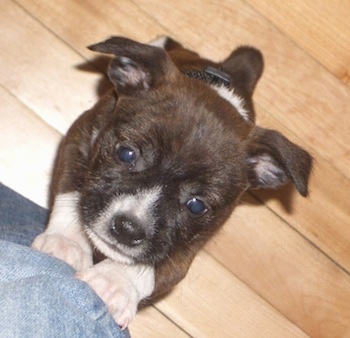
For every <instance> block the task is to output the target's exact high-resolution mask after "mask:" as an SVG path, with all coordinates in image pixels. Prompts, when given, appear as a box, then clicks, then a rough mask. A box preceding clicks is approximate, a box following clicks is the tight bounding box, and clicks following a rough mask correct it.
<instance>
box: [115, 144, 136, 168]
mask: <svg viewBox="0 0 350 338" xmlns="http://www.w3.org/2000/svg"><path fill="white" fill-rule="evenodd" d="M117 156H118V158H119V160H120V161H122V162H123V163H126V164H130V165H133V164H134V163H135V161H136V153H135V150H133V149H131V148H129V147H124V146H122V145H117Z"/></svg>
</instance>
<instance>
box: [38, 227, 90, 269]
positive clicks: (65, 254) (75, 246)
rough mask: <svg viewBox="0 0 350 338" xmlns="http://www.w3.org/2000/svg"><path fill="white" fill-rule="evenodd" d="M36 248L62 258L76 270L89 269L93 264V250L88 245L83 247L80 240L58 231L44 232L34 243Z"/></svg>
mask: <svg viewBox="0 0 350 338" xmlns="http://www.w3.org/2000/svg"><path fill="white" fill-rule="evenodd" d="M32 247H33V248H34V249H37V250H39V251H43V252H45V253H47V254H49V255H52V256H55V257H57V258H59V259H62V260H63V261H65V262H66V263H68V264H69V265H71V266H72V267H73V268H74V269H75V270H82V269H87V268H88V267H90V266H91V265H92V252H91V249H90V248H88V247H85V248H83V247H82V245H81V244H79V242H78V241H75V240H72V239H70V238H67V237H65V236H64V235H61V234H58V233H46V232H44V233H42V234H40V235H39V236H37V237H36V238H35V240H34V242H33V244H32Z"/></svg>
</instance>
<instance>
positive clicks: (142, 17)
mask: <svg viewBox="0 0 350 338" xmlns="http://www.w3.org/2000/svg"><path fill="white" fill-rule="evenodd" d="M17 2H18V3H20V4H21V5H22V6H23V7H24V8H25V9H26V10H28V11H29V12H30V13H31V14H32V15H33V16H34V17H36V18H37V19H38V20H40V22H42V23H44V24H45V25H46V26H48V27H50V29H52V30H53V31H54V32H55V33H56V34H57V35H58V36H59V37H60V38H61V39H62V40H64V41H65V42H66V43H67V44H69V45H70V46H71V47H72V48H73V49H75V50H77V51H79V53H81V54H82V55H84V56H85V57H88V58H89V59H90V58H92V55H94V54H92V53H91V51H89V50H88V49H87V48H86V46H88V45H91V44H92V43H96V42H99V41H102V40H104V39H106V38H107V37H109V36H111V35H124V36H128V37H130V38H133V39H136V40H140V41H149V40H151V39H153V38H154V37H155V36H156V35H157V34H164V33H166V31H165V30H164V29H163V28H162V27H161V26H160V25H159V24H158V23H157V21H156V20H154V19H153V18H152V16H149V15H147V14H146V13H145V12H144V11H143V10H142V9H141V8H140V7H139V6H138V5H137V4H135V3H134V1H130V0H118V1H115V0H114V1H113V0H109V1H103V2H96V1H94V0H87V1H84V2H80V1H70V0H62V1H59V2H49V3H43V2H42V1H40V0H34V1H33V0H18V1H17Z"/></svg>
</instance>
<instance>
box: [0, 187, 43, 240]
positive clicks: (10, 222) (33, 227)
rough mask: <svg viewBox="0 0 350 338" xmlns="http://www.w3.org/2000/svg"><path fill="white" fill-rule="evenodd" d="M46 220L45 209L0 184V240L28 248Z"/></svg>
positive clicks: (41, 230)
mask: <svg viewBox="0 0 350 338" xmlns="http://www.w3.org/2000/svg"><path fill="white" fill-rule="evenodd" d="M47 219H48V211H47V210H46V209H44V208H42V207H40V206H38V205H36V204H35V203H33V202H31V201H30V200H28V199H26V198H24V197H23V196H21V195H19V194H17V193H16V192H14V191H13V190H11V189H9V188H7V187H6V186H4V185H3V184H1V183H0V239H3V240H8V241H10V242H14V243H18V244H23V245H27V246H30V245H31V243H32V242H33V240H34V238H35V237H36V236H37V235H39V234H40V233H41V232H43V231H44V229H45V225H46V222H47Z"/></svg>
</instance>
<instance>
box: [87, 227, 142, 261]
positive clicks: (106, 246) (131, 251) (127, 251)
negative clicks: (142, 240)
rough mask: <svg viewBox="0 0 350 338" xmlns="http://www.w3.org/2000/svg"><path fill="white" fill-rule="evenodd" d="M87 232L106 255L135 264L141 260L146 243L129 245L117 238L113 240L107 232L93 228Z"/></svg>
mask: <svg viewBox="0 0 350 338" xmlns="http://www.w3.org/2000/svg"><path fill="white" fill-rule="evenodd" d="M86 233H87V235H88V237H89V238H90V240H91V242H92V243H93V244H94V245H95V246H96V248H97V249H98V250H99V251H100V252H101V253H103V254H104V255H105V256H106V257H108V258H111V259H113V260H115V261H117V262H119V263H122V264H135V263H138V262H139V261H141V260H142V259H141V257H142V256H143V252H144V245H137V246H127V245H125V244H123V243H119V242H118V241H117V240H113V241H112V240H111V239H110V238H109V237H108V236H107V235H105V234H99V233H97V232H96V231H94V230H93V229H91V228H90V229H87V230H86Z"/></svg>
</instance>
